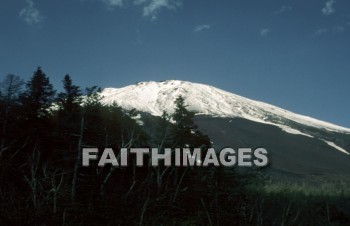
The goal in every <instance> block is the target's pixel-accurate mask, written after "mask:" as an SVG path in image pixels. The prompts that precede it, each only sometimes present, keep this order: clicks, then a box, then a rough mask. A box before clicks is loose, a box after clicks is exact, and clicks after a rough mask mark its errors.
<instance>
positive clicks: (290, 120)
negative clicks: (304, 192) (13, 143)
mask: <svg viewBox="0 0 350 226" xmlns="http://www.w3.org/2000/svg"><path fill="white" fill-rule="evenodd" d="M179 95H181V96H182V97H183V98H184V99H185V103H186V104H187V105H188V107H187V108H188V109H189V110H190V111H193V112H195V113H196V115H195V122H196V124H197V125H198V126H199V129H200V130H201V131H203V132H204V133H205V134H207V135H208V136H209V137H210V139H211V141H212V142H213V147H215V148H223V147H232V148H239V147H252V148H255V147H264V148H267V150H269V152H270V154H271V162H272V163H271V167H270V168H269V169H270V171H272V172H274V173H276V174H278V175H280V174H283V175H286V174H287V175H290V174H293V175H294V174H301V175H314V174H322V175H323V174H332V175H333V174H348V173H347V172H350V155H349V151H348V150H350V129H349V128H344V127H341V126H338V125H334V124H332V123H328V122H324V121H321V120H317V119H314V118H311V117H308V116H303V115H299V114H296V113H293V112H290V111H287V110H284V109H282V108H279V107H276V106H273V105H270V104H267V103H263V102H259V101H254V100H251V99H248V98H244V97H241V96H238V95H235V94H233V93H229V92H226V91H223V90H221V89H218V88H215V87H212V86H209V85H204V84H198V83H192V82H186V81H178V80H168V81H162V82H152V81H151V82H139V83H137V84H135V85H130V86H126V87H124V88H106V89H104V90H103V91H102V96H103V99H102V103H104V104H112V103H114V102H115V103H117V104H118V105H119V106H121V107H122V108H124V109H127V110H131V109H136V110H137V111H139V112H140V113H141V115H142V117H145V118H144V119H147V117H151V118H152V117H157V116H161V115H162V113H163V111H167V112H168V113H172V112H173V111H174V109H175V105H174V101H175V99H176V98H177V97H178V96H179ZM143 113H147V114H143ZM141 120H142V118H141ZM145 121H149V120H145ZM151 124H152V123H151ZM145 126H146V127H148V128H149V127H152V125H150V124H148V125H147V122H146V124H145Z"/></svg>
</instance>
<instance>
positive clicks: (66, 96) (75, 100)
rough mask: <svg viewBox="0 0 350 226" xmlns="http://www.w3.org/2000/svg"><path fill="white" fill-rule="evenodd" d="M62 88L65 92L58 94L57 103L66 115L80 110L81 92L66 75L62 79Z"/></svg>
mask: <svg viewBox="0 0 350 226" xmlns="http://www.w3.org/2000/svg"><path fill="white" fill-rule="evenodd" d="M62 82H63V88H64V90H65V92H61V93H59V94H58V97H57V102H58V104H59V106H60V108H61V110H63V111H64V112H66V113H72V112H76V111H78V110H79V108H80V103H81V91H80V88H79V86H76V85H73V82H72V79H71V77H70V76H69V75H68V74H67V75H65V76H64V79H63V81H62Z"/></svg>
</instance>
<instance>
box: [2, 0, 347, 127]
mask: <svg viewBox="0 0 350 226" xmlns="http://www.w3.org/2000/svg"><path fill="white" fill-rule="evenodd" d="M0 29H1V34H0V76H1V77H4V76H5V75H6V74H8V73H13V74H16V75H19V76H21V77H23V78H24V79H28V78H29V77H30V76H32V74H33V71H35V69H36V67H37V66H41V67H42V69H43V70H44V72H45V73H46V74H47V75H48V76H49V77H50V79H51V81H52V82H53V83H54V85H55V88H56V89H60V87H61V80H62V78H63V76H64V75H65V74H67V73H68V74H70V75H71V76H72V78H73V80H74V82H75V83H76V84H78V85H80V86H82V87H86V86H92V85H99V86H101V87H122V86H125V85H129V84H134V83H136V82H139V81H150V80H155V81H160V80H165V79H180V80H187V81H193V82H200V83H205V84H210V85H213V86H216V87H218V88H221V89H224V90H227V91H230V92H233V93H236V94H239V95H242V96H245V97H249V98H252V99H256V100H261V101H264V102H268V103H271V104H274V105H277V106H280V107H282V108H285V109H288V110H291V111H294V112H297V113H301V114H305V115H309V116H312V117H316V118H319V119H322V120H326V121H330V122H333V123H336V124H339V125H343V126H346V127H350V104H349V97H350V87H349V86H350V1H348V0H308V1H305V0H290V1H287V0H254V1H253V0H59V1H47V0H15V1H12V0H11V1H10V0H8V1H0Z"/></svg>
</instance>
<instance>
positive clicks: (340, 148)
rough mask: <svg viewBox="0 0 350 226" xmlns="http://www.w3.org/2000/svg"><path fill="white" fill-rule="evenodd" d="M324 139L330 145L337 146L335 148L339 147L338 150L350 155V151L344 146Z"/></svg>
mask: <svg viewBox="0 0 350 226" xmlns="http://www.w3.org/2000/svg"><path fill="white" fill-rule="evenodd" d="M323 141H324V142H326V143H327V144H328V145H329V146H331V147H333V148H335V149H337V150H339V151H341V152H343V153H345V154H347V155H350V153H349V152H347V151H346V150H345V149H344V148H342V147H339V146H338V145H336V144H335V143H333V142H331V141H326V140H323Z"/></svg>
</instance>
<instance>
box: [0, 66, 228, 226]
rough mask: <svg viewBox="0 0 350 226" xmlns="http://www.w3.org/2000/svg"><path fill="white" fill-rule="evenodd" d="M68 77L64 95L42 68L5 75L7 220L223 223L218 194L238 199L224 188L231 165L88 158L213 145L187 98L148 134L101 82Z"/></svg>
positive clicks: (1, 118) (1, 212)
mask: <svg viewBox="0 0 350 226" xmlns="http://www.w3.org/2000/svg"><path fill="white" fill-rule="evenodd" d="M62 82H63V90H64V91H63V92H60V93H57V92H56V91H55V89H54V87H53V85H52V84H51V83H50V79H49V77H48V76H47V75H46V74H45V73H44V72H43V71H42V69H41V68H40V67H39V68H37V70H36V71H35V72H34V74H33V76H32V77H31V78H30V79H29V81H26V82H25V81H23V80H22V79H21V78H20V77H19V76H16V75H12V74H9V75H7V76H6V77H5V78H4V79H3V81H1V83H0V85H1V86H0V87H1V89H0V109H1V111H0V126H1V132H0V138H1V144H0V145H1V146H0V200H1V202H0V224H1V225H19V224H21V225H101V224H105V225H153V224H159V225H161V224H164V225H175V224H187V223H189V224H190V223H191V222H192V223H193V222H196V223H199V222H202V223H203V224H210V225H214V224H217V223H218V222H219V221H220V218H219V215H222V214H225V213H224V212H225V211H222V209H223V208H221V209H220V201H219V200H224V201H223V202H222V203H221V204H222V205H224V203H225V202H228V201H229V200H230V198H229V197H231V199H232V198H233V196H230V194H229V192H228V190H227V189H224V190H226V191H224V190H223V189H222V188H220V187H221V186H220V183H219V182H220V181H221V182H222V183H227V181H225V180H220V176H223V174H222V173H220V171H222V169H199V168H195V167H193V168H181V167H180V168H179V167H165V166H159V167H152V166H148V165H145V166H143V167H137V166H136V162H135V161H134V159H130V160H129V161H130V164H129V165H128V166H127V167H113V166H105V167H103V168H101V167H97V163H95V164H92V166H90V167H82V166H81V162H82V159H81V157H82V155H81V152H82V148H88V147H98V148H100V149H101V150H102V149H103V148H106V147H108V148H113V149H114V150H116V151H117V153H118V150H120V148H122V147H123V148H130V147H155V145H156V147H158V148H159V150H161V149H162V148H164V147H173V148H175V147H210V145H211V143H210V139H209V137H208V136H206V135H204V134H203V133H202V132H201V131H199V130H198V127H197V126H196V125H195V123H194V122H193V117H194V113H193V112H190V111H188V110H187V109H186V104H185V101H184V99H183V98H182V97H181V96H179V97H178V98H177V99H176V101H175V109H174V113H173V114H168V113H166V112H164V113H163V115H162V117H159V118H158V119H157V120H156V121H155V123H156V131H155V133H148V132H146V131H145V130H144V128H143V127H142V126H140V125H139V124H138V123H137V121H136V120H135V116H136V114H137V112H136V111H135V110H131V111H127V110H125V109H122V108H121V107H120V106H118V105H117V103H114V104H111V105H103V104H101V101H100V100H101V98H102V97H101V94H100V93H101V89H100V88H98V87H97V86H93V87H88V88H85V89H84V90H82V89H81V88H80V87H79V86H77V85H75V84H74V83H73V81H72V78H71V77H70V76H69V75H65V76H64V78H63V81H62ZM171 119H172V120H173V122H172V123H170V120H171ZM232 175H233V174H232ZM226 176H227V175H226ZM228 181H231V182H232V181H234V180H228ZM220 189H221V190H222V192H221V193H220Z"/></svg>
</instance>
